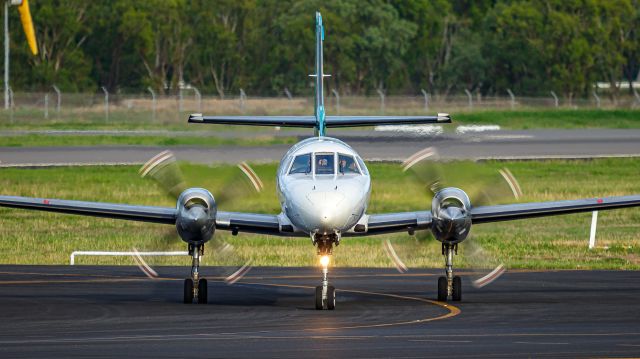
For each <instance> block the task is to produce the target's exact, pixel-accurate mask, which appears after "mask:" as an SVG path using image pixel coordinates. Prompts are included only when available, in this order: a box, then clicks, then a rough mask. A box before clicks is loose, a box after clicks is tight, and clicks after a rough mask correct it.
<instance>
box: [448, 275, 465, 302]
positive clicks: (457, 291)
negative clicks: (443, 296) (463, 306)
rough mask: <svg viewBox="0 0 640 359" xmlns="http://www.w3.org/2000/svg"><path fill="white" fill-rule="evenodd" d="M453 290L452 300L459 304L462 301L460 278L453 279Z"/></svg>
mask: <svg viewBox="0 0 640 359" xmlns="http://www.w3.org/2000/svg"><path fill="white" fill-rule="evenodd" d="M452 284H453V288H452V291H451V299H453V301H454V302H459V301H460V300H461V299H462V279H460V277H458V276H455V277H453V283H452Z"/></svg>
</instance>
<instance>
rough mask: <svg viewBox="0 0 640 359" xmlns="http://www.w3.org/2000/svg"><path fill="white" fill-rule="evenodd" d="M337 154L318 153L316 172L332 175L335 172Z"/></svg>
mask: <svg viewBox="0 0 640 359" xmlns="http://www.w3.org/2000/svg"><path fill="white" fill-rule="evenodd" d="M334 162H335V155H334V154H333V153H316V174H317V175H332V174H333V173H334V165H335V163H334Z"/></svg>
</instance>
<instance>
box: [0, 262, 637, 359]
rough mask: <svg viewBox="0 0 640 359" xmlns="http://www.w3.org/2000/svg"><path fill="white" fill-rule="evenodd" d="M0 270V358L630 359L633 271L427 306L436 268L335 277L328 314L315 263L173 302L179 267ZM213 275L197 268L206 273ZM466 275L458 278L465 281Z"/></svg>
mask: <svg viewBox="0 0 640 359" xmlns="http://www.w3.org/2000/svg"><path fill="white" fill-rule="evenodd" d="M156 270H157V271H158V272H159V274H160V275H161V277H162V279H159V280H148V279H145V278H144V277H143V275H142V273H140V272H139V270H138V269H137V268H135V267H92V266H77V267H69V266H0V318H2V320H1V321H0V357H3V358H38V357H43V358H45V357H46V358H51V357H65V358H69V357H154V358H169V357H189V358H199V357H203V358H204V357H220V358H233V357H251V358H255V357H278V358H316V357H317V358H320V357H323V358H326V357H332V358H344V357H349V358H383V357H399V358H422V357H451V358H464V357H509V358H511V357H570V358H574V357H637V356H638V355H640V310H639V309H640V304H639V303H638V297H639V296H640V272H634V271H626V272H617V271H559V272H507V273H506V274H505V275H504V276H503V277H501V278H500V279H499V280H498V281H496V282H495V283H493V284H492V285H491V286H489V287H485V288H484V289H474V288H472V287H471V286H470V285H469V284H468V281H465V280H463V301H462V302H458V303H451V304H453V305H451V304H443V303H439V302H436V301H434V300H433V298H434V297H435V288H436V280H437V276H438V275H440V272H441V271H440V270H438V271H436V270H425V271H414V272H410V273H411V274H408V275H407V274H405V275H400V274H397V273H395V272H393V271H392V270H384V269H341V268H337V269H333V270H332V271H331V275H332V277H331V278H332V279H333V280H332V281H333V284H334V285H335V286H336V287H337V288H338V293H337V307H336V310H334V311H316V310H315V309H314V304H313V302H314V299H313V286H315V285H316V284H318V282H319V279H320V278H319V271H318V270H316V269H313V268H254V270H253V271H252V272H250V273H249V275H248V276H246V277H245V278H244V279H243V280H242V281H241V282H240V283H238V284H236V285H233V286H227V285H225V284H223V283H221V282H219V281H214V280H211V279H210V282H209V304H208V305H197V304H192V305H185V304H182V303H181V295H182V278H183V276H184V275H186V274H187V273H188V271H189V269H188V268H187V267H180V268H175V267H159V268H156ZM216 272H217V271H216V268H203V271H202V273H203V274H204V275H205V276H207V277H209V278H212V277H214V276H215V274H216ZM462 274H464V273H462Z"/></svg>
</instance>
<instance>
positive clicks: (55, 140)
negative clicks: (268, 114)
mask: <svg viewBox="0 0 640 359" xmlns="http://www.w3.org/2000/svg"><path fill="white" fill-rule="evenodd" d="M296 142H297V137H294V136H286V137H276V136H273V135H266V134H265V135H259V136H252V137H240V136H238V137H225V138H223V137H215V136H209V137H199V136H175V137H170V136H118V135H91V136H78V135H39V134H29V135H23V136H0V147H35V146H40V147H45V146H50V147H55V146H104V145H129V146H136V145H137V146H203V147H216V146H222V145H236V146H266V145H281V144H294V143H296Z"/></svg>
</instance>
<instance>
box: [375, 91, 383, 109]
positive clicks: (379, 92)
mask: <svg viewBox="0 0 640 359" xmlns="http://www.w3.org/2000/svg"><path fill="white" fill-rule="evenodd" d="M376 91H377V92H378V95H380V112H382V113H384V91H382V90H381V89H377V90H376Z"/></svg>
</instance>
